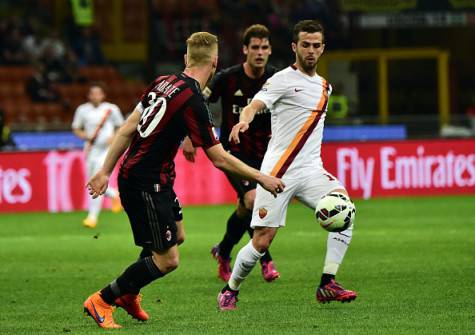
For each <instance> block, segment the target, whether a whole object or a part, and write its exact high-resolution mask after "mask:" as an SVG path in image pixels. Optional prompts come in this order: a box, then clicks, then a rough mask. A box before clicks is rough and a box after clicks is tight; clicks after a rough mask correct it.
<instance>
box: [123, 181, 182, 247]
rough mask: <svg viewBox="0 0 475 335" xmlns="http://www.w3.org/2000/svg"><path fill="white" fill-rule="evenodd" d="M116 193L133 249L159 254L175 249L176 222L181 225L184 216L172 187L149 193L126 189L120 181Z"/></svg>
mask: <svg viewBox="0 0 475 335" xmlns="http://www.w3.org/2000/svg"><path fill="white" fill-rule="evenodd" d="M119 192H120V200H121V201H122V206H123V207H124V210H125V212H126V213H127V216H128V217H129V221H130V226H131V227H132V232H133V234H134V241H135V244H136V245H138V246H141V247H144V248H147V249H152V250H160V251H163V250H167V249H169V248H171V247H172V246H174V245H176V243H177V225H176V222H177V221H181V220H182V219H183V215H182V213H181V207H180V202H179V201H178V198H177V196H176V194H175V192H174V191H173V189H172V188H171V187H170V188H168V189H162V190H161V191H160V192H148V191H143V190H138V189H134V188H132V187H129V186H128V184H127V181H125V180H123V179H121V178H119Z"/></svg>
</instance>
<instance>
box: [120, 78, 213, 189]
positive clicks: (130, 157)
mask: <svg viewBox="0 0 475 335" xmlns="http://www.w3.org/2000/svg"><path fill="white" fill-rule="evenodd" d="M140 100H141V101H140V103H139V104H138V105H137V108H136V109H137V110H139V111H140V112H141V114H142V115H141V119H140V122H139V124H138V126H137V131H136V132H135V134H134V135H133V137H132V141H131V143H130V145H129V148H128V150H127V152H126V153H125V157H124V160H123V162H122V165H121V167H120V176H121V177H123V178H124V179H127V180H129V181H131V185H134V186H136V187H137V188H139V189H143V190H147V189H151V188H152V187H154V185H155V184H159V185H162V186H164V185H173V182H174V180H175V164H174V162H173V160H174V158H175V156H176V153H177V151H178V148H179V146H180V143H181V141H182V140H183V138H184V137H185V136H187V135H188V136H189V137H190V139H191V141H192V142H193V145H194V146H195V147H203V148H204V149H206V148H209V147H211V146H214V145H215V144H218V143H219V139H218V137H217V136H216V134H215V132H214V128H213V124H212V119H211V114H210V112H209V110H208V107H207V104H206V101H205V99H204V97H203V95H202V93H201V90H200V86H199V84H198V82H197V81H196V80H194V79H193V78H190V77H188V76H187V75H186V74H184V73H179V74H174V75H167V76H161V77H158V78H157V79H155V80H154V81H153V83H152V84H151V85H150V86H149V87H148V88H147V89H146V90H145V92H144V93H143V94H142V97H141V99H140ZM155 187H156V186H155Z"/></svg>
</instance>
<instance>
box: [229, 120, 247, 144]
mask: <svg viewBox="0 0 475 335" xmlns="http://www.w3.org/2000/svg"><path fill="white" fill-rule="evenodd" d="M248 129H249V123H248V122H245V121H240V122H239V123H236V124H235V125H234V127H233V129H232V130H231V133H230V134H229V141H230V142H234V143H236V144H239V143H240V141H239V134H240V133H244V132H245V131H246V130H248Z"/></svg>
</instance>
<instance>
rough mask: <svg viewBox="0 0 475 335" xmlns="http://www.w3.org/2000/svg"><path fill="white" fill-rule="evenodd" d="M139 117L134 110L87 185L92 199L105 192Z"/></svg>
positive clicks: (134, 130) (137, 112) (135, 128)
mask: <svg viewBox="0 0 475 335" xmlns="http://www.w3.org/2000/svg"><path fill="white" fill-rule="evenodd" d="M140 117H141V114H140V112H139V111H138V110H137V109H135V110H134V111H133V113H132V114H130V116H129V117H128V118H127V120H126V121H125V123H124V124H123V125H122V126H121V127H120V128H119V130H118V131H117V133H116V135H115V136H114V139H113V141H112V144H111V146H110V147H109V150H108V151H107V156H106V159H105V161H104V165H103V166H102V168H101V169H100V170H99V171H98V172H97V173H96V174H95V175H94V176H93V177H92V178H91V179H90V180H89V182H88V183H87V187H88V189H89V194H90V195H92V197H93V198H97V197H98V196H99V195H101V194H104V192H105V191H106V190H107V186H108V183H109V176H110V175H111V173H112V170H114V167H115V165H116V164H117V161H118V160H119V158H120V157H121V156H122V154H123V153H124V152H125V150H126V149H127V147H128V146H129V144H130V141H131V139H132V136H133V134H134V133H135V132H136V131H137V125H138V123H139V121H140Z"/></svg>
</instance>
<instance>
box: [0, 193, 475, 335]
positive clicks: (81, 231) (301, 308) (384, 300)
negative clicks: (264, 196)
mask: <svg viewBox="0 0 475 335" xmlns="http://www.w3.org/2000/svg"><path fill="white" fill-rule="evenodd" d="M231 211H232V207H230V206H215V207H189V208H185V209H184V214H185V222H186V223H185V226H186V232H187V240H186V242H185V244H184V245H182V246H181V247H180V252H181V264H180V267H179V268H178V270H177V271H175V272H174V273H172V274H170V275H168V276H166V277H165V278H162V279H160V280H158V281H157V282H155V283H153V284H152V285H149V286H148V287H146V288H145V289H143V291H142V293H143V294H144V301H143V306H144V308H145V309H146V310H147V311H148V312H149V314H150V315H151V320H149V321H148V322H146V323H140V322H138V321H135V320H133V319H131V318H130V317H129V316H128V315H127V314H126V313H125V312H124V311H123V310H120V309H118V310H117V311H116V312H115V314H114V316H115V320H116V322H117V323H119V324H121V325H123V326H124V328H123V329H121V330H118V332H120V333H121V334H153V333H160V334H416V333H417V334H473V333H475V303H474V299H473V297H472V295H473V290H474V287H475V197H473V196H463V197H434V198H403V199H378V200H376V199H375V200H370V201H358V202H357V220H356V225H355V232H354V237H353V241H352V245H351V247H350V249H349V251H348V254H347V256H346V258H345V262H344V263H343V266H342V267H341V269H340V273H339V275H338V280H339V281H340V282H341V283H343V284H344V286H346V287H348V288H351V289H354V290H356V291H357V292H358V293H359V296H358V299H357V300H356V301H355V302H352V303H351V304H341V303H335V302H333V303H330V304H326V305H320V304H318V303H317V302H316V301H315V297H314V293H315V286H316V284H317V282H318V280H319V277H320V271H321V268H322V263H323V257H324V252H325V241H326V233H325V232H324V231H323V230H322V229H321V228H319V227H318V226H317V225H316V224H315V223H314V219H313V214H312V212H311V211H310V210H308V209H307V208H305V207H303V206H301V205H292V206H291V207H290V209H289V213H288V220H287V227H286V228H285V229H281V231H280V232H279V234H278V235H277V237H276V239H275V240H274V243H273V246H272V248H271V251H272V254H273V256H274V259H275V261H276V264H277V267H278V270H279V271H280V272H281V278H280V279H279V280H277V281H276V282H274V283H271V284H269V283H266V282H264V281H263V279H262V278H261V276H260V271H259V268H257V267H256V268H255V269H254V271H253V272H252V273H251V276H250V277H249V278H248V280H247V281H246V282H245V283H244V284H243V287H242V290H241V293H240V301H239V304H238V310H236V311H232V312H218V311H217V309H216V295H217V293H218V291H219V290H220V289H221V288H222V286H223V282H221V281H220V280H219V279H218V278H217V276H216V263H215V261H214V260H212V259H211V257H210V254H209V250H210V248H211V246H212V245H213V244H214V243H216V242H217V241H218V240H219V239H220V238H221V236H222V233H223V231H224V227H225V220H226V219H227V217H228V215H229V214H230V213H231ZM83 217H84V213H65V214H47V213H35V214H11V215H10V214H8V215H1V216H0V231H1V235H0V283H1V289H0V301H1V302H2V304H1V306H2V307H1V313H0V334H35V335H36V334H53V333H54V334H59V333H71V334H95V333H102V330H100V329H99V328H98V327H97V326H96V325H95V323H94V322H93V320H92V319H91V318H89V317H85V316H84V315H83V313H82V302H83V301H84V299H85V298H86V297H87V296H88V295H89V294H90V293H92V292H94V291H96V290H98V289H100V288H102V287H103V286H104V285H105V284H107V283H109V282H110V281H111V280H112V279H114V278H115V277H116V276H117V275H119V274H120V273H121V272H122V271H123V270H124V269H125V267H127V266H128V265H129V264H130V263H131V262H133V261H134V260H135V259H136V257H137V255H138V252H139V249H138V248H136V247H135V246H134V245H133V241H132V235H131V233H130V228H129V225H128V221H127V218H126V216H125V214H123V213H122V214H117V215H116V214H111V213H108V212H103V213H102V216H101V220H100V223H99V226H98V228H96V229H94V230H89V229H85V228H83V227H82V226H81V220H82V219H83ZM243 243H244V241H243V242H242V243H241V245H242V244H243ZM237 251H238V248H236V249H235V250H234V252H233V255H235V254H236V253H237Z"/></svg>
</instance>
